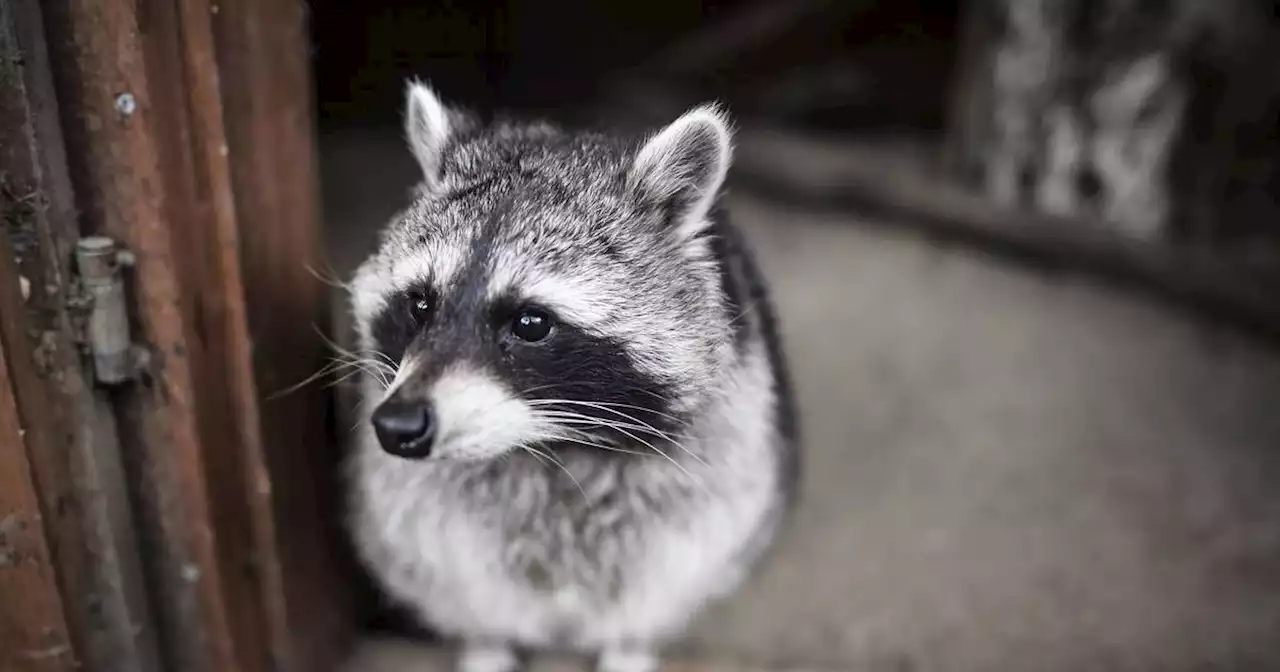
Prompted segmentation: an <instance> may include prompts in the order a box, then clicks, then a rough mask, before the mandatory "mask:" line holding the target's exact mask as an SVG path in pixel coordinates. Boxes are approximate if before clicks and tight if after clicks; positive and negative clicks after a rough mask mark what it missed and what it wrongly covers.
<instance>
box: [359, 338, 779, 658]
mask: <svg viewBox="0 0 1280 672" xmlns="http://www.w3.org/2000/svg"><path fill="white" fill-rule="evenodd" d="M771 381H772V375H771V370H770V363H769V361H768V358H767V356H766V355H765V353H764V352H763V347H757V348H751V349H749V350H748V354H747V356H745V357H744V359H743V361H742V363H741V364H740V365H739V366H738V367H737V370H736V371H735V372H733V373H732V374H731V375H730V376H729V380H728V381H727V385H728V386H729V388H730V389H733V390H734V391H735V392H736V394H735V395H734V396H733V397H732V398H731V399H727V400H723V401H719V402H717V403H716V404H715V405H714V407H712V408H711V409H709V410H708V412H707V413H706V415H705V416H704V417H703V418H702V419H701V421H700V422H698V423H696V425H695V427H693V428H691V431H690V432H689V434H690V435H691V436H689V440H688V441H686V442H685V443H684V447H685V449H687V451H688V452H685V451H683V450H682V449H681V448H678V447H675V446H666V447H665V448H663V450H664V452H666V453H667V455H668V457H669V458H670V459H664V458H663V457H661V456H657V455H652V456H643V457H640V456H635V455H622V454H619V455H617V456H616V457H615V458H610V459H601V456H600V455H598V454H597V455H590V454H587V453H584V452H579V451H575V450H569V451H566V452H562V453H559V454H556V455H547V456H546V457H539V456H534V455H531V454H528V453H517V454H513V455H511V456H509V457H508V458H506V459H502V460H498V461H493V462H489V463H481V464H458V463H443V462H437V463H430V462H428V463H406V462H405V461H403V460H398V459H396V458H394V457H391V456H388V455H387V454H385V453H384V452H382V451H380V450H379V449H378V447H377V445H376V442H375V441H374V439H373V438H372V437H371V436H367V435H366V436H363V437H362V438H361V440H360V444H361V445H360V446H358V448H357V455H356V458H355V460H354V462H353V467H354V469H355V470H356V473H355V474H354V475H355V476H356V478H355V479H354V481H355V483H356V486H357V492H356V498H355V503H356V511H355V513H356V520H355V521H354V522H355V525H353V528H354V529H355V531H356V534H357V536H358V541H359V542H360V543H359V546H360V547H361V551H362V552H363V554H364V555H365V558H366V561H367V562H368V564H369V566H370V567H371V568H372V569H373V570H374V573H375V575H376V576H377V577H378V578H379V579H380V580H381V581H382V582H383V583H384V584H385V586H386V588H388V590H389V592H390V593H392V594H395V595H398V596H400V597H401V598H402V599H405V600H406V601H407V602H409V604H410V606H411V607H413V608H415V609H416V610H417V611H418V612H419V614H420V616H421V617H422V618H423V619H424V620H425V621H426V622H427V623H428V624H429V625H431V626H432V627H434V628H435V629H437V630H439V631H440V632H441V633H442V634H445V635H459V636H466V637H469V638H473V639H474V638H475V637H476V636H477V633H490V636H492V637H493V638H495V639H499V640H503V641H513V642H517V643H523V644H525V645H529V646H565V647H573V648H591V647H593V646H598V645H600V644H601V643H605V642H610V641H618V640H626V639H630V638H634V639H636V640H640V641H651V640H661V639H666V638H669V637H671V636H673V635H675V634H677V633H678V632H679V631H680V630H682V629H683V628H684V627H685V625H686V624H687V620H688V619H689V618H690V617H691V616H692V615H693V614H694V613H695V612H696V611H697V610H698V608H699V607H701V606H702V605H703V603H705V602H706V601H707V600H708V599H712V598H714V597H717V596H719V595H721V594H723V593H725V592H727V591H730V590H732V589H733V588H734V587H735V586H736V585H737V584H738V583H739V582H740V580H741V579H742V578H743V576H744V574H745V573H746V571H747V570H748V569H749V567H750V566H751V564H752V562H753V561H754V560H755V559H756V556H757V555H758V554H759V552H760V551H761V550H762V549H763V548H764V547H765V546H767V545H768V544H769V542H770V541H771V540H772V537H773V535H774V531H775V528H776V525H777V519H778V516H779V515H780V514H781V512H782V510H783V508H784V505H785V491H786V490H787V489H788V485H787V484H785V483H784V482H783V479H784V478H785V477H784V473H785V466H784V465H783V463H782V461H781V459H780V455H779V454H778V451H777V445H778V440H779V437H778V435H777V431H776V429H775V428H774V425H775V423H774V417H775V401H776V400H775V399H774V392H773V388H772V382H771ZM586 450H591V449H586ZM695 453H696V454H697V457H696V458H695V457H693V454H695ZM552 460H554V462H553V461H552ZM557 463H558V464H557Z"/></svg>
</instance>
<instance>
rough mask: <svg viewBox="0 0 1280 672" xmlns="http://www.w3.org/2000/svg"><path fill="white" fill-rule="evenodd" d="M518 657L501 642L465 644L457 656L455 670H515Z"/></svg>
mask: <svg viewBox="0 0 1280 672" xmlns="http://www.w3.org/2000/svg"><path fill="white" fill-rule="evenodd" d="M519 668H520V659H519V658H517V657H516V654H515V651H512V650H511V648H510V647H507V646H503V645H501V644H492V643H486V644H479V643H471V644H467V645H466V646H464V647H463V649H462V654H461V655H459V656H458V667H457V672H516V670H518V669H519Z"/></svg>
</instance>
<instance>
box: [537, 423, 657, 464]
mask: <svg viewBox="0 0 1280 672" xmlns="http://www.w3.org/2000/svg"><path fill="white" fill-rule="evenodd" d="M561 429H566V430H569V431H576V432H578V433H579V434H582V435H583V436H588V435H587V434H585V433H583V432H581V431H580V430H576V429H574V428H572V427H561ZM550 439H551V440H553V441H568V442H569V443H576V444H578V445H580V446H587V447H588V448H599V449H600V450H607V451H610V452H614V453H623V454H625V455H635V456H637V457H650V458H655V457H657V455H654V454H652V453H643V452H640V451H638V450H627V449H626V448H619V447H617V446H612V445H609V444H608V443H598V442H595V441H588V440H585V439H575V438H573V437H571V436H565V435H563V434H561V435H553V436H551V437H550Z"/></svg>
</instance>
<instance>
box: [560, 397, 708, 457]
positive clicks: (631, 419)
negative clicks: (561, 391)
mask: <svg viewBox="0 0 1280 672" xmlns="http://www.w3.org/2000/svg"><path fill="white" fill-rule="evenodd" d="M564 401H565V403H569V404H578V405H580V406H586V407H589V408H595V409H597V410H601V411H607V412H609V413H613V414H615V415H618V416H620V417H622V418H623V419H624V420H626V421H627V422H628V423H635V425H637V427H636V431H648V432H649V433H652V434H654V435H655V436H657V437H659V438H661V439H663V440H665V441H667V442H669V443H671V444H672V445H674V446H675V447H677V448H679V449H680V450H683V451H684V452H685V453H686V454H687V455H689V456H690V457H692V458H693V459H695V460H697V461H698V462H699V463H700V464H702V466H704V467H705V466H706V465H707V463H706V462H705V461H703V460H702V458H701V457H699V456H698V455H696V454H695V453H694V452H693V451H691V450H689V448H688V446H685V445H684V444H683V443H681V442H680V441H679V440H677V439H676V437H674V436H671V435H670V434H668V433H666V432H663V431H662V430H660V429H658V428H657V427H654V426H653V425H651V424H649V423H647V422H644V421H643V420H640V419H639V418H637V417H635V416H633V415H630V414H628V413H624V412H622V411H619V410H617V409H614V408H609V407H608V406H604V405H601V404H598V403H595V402H588V401H572V400H564ZM543 405H550V404H543ZM641 410H645V409H641ZM584 417H590V416H584ZM686 438H687V437H686Z"/></svg>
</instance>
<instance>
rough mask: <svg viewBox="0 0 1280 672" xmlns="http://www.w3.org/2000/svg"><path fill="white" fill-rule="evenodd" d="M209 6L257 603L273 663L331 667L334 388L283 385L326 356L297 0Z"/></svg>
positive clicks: (341, 593) (341, 554)
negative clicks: (251, 397) (252, 486)
mask: <svg viewBox="0 0 1280 672" xmlns="http://www.w3.org/2000/svg"><path fill="white" fill-rule="evenodd" d="M212 6H216V7H217V11H216V12H214V11H210V12H209V15H210V16H212V17H213V23H214V36H215V39H216V43H215V45H216V49H215V52H216V54H217V62H218V73H219V76H220V78H221V82H222V107H223V110H224V120H225V126H226V137H227V142H228V145H229V150H228V153H229V162H230V170H231V176H232V181H233V185H234V192H235V207H236V216H237V221H238V224H239V238H238V241H239V250H240V264H241V271H242V273H243V285H244V288H245V298H246V308H247V318H248V327H249V333H250V334H252V336H253V366H254V374H255V381H256V387H257V391H258V394H259V397H258V398H257V399H256V400H255V401H258V402H259V403H260V404H261V412H260V422H261V424H260V427H261V432H262V437H263V438H262V441H263V446H264V451H263V452H264V455H265V457H266V461H265V467H266V473H267V474H269V475H270V479H269V481H270V488H271V503H272V507H273V508H272V509H271V510H269V511H267V510H264V509H261V508H259V509H258V510H257V511H256V514H257V515H270V516H271V519H270V520H269V521H263V522H262V525H263V527H264V528H272V529H274V531H275V534H276V545H275V549H276V550H277V552H278V553H279V555H278V556H277V558H276V561H277V563H278V569H279V573H278V575H277V576H276V579H277V581H278V583H277V584H276V588H277V589H278V590H279V592H270V593H268V595H267V597H268V599H269V600H271V601H273V602H271V603H268V604H267V605H266V607H267V609H266V611H267V613H268V614H269V615H270V616H271V617H272V618H273V619H276V620H273V622H272V623H273V626H274V630H273V632H274V633H275V634H274V638H273V644H274V651H275V653H276V654H277V659H276V660H275V663H276V665H277V667H278V668H279V669H287V670H300V671H309V670H321V669H329V668H331V667H332V666H333V664H334V661H335V660H337V658H338V656H339V653H340V652H341V651H342V650H344V649H345V648H346V646H347V644H348V642H349V641H350V639H351V634H352V633H351V629H352V625H353V624H352V622H351V614H352V613H353V610H352V608H351V603H350V597H351V596H350V595H349V594H348V593H347V592H345V586H346V585H347V581H345V580H343V574H342V572H343V570H348V569H350V566H349V564H348V563H349V562H350V556H349V555H348V554H347V553H345V546H344V543H345V540H344V539H343V537H342V536H341V534H340V532H341V531H340V530H339V529H338V527H337V522H338V521H339V520H340V517H341V513H342V511H341V509H342V507H341V504H342V502H341V499H342V495H341V491H340V489H339V485H338V483H337V482H336V474H337V470H336V468H335V466H336V460H337V453H336V452H335V441H334V438H333V433H332V427H331V424H330V422H331V421H330V414H329V409H330V408H331V406H332V404H333V403H334V402H333V399H332V395H331V394H330V393H329V391H328V390H326V389H324V388H323V386H321V385H311V386H305V387H303V388H301V389H298V390H296V391H294V392H290V393H288V394H279V393H280V392H281V391H282V390H285V389H287V388H291V387H293V386H295V385H296V384H297V383H299V382H301V381H303V380H306V379H307V378H309V377H310V376H311V375H312V374H314V373H316V372H317V371H319V370H320V369H321V368H323V367H324V366H325V365H326V364H327V362H328V357H329V356H330V355H332V354H333V353H331V352H330V351H329V350H328V348H327V347H326V345H325V343H324V338H325V336H324V334H325V333H326V332H328V331H329V328H328V327H329V324H330V317H329V315H330V312H329V306H330V301H329V296H330V293H329V290H330V287H329V286H328V285H327V284H326V283H325V282H324V281H322V280H321V279H320V276H321V275H323V273H324V271H325V270H326V269H327V268H328V267H329V264H328V263H326V261H325V259H326V257H325V253H324V249H323V230H322V227H321V213H320V198H319V169H318V157H317V149H316V141H315V130H314V125H315V122H314V118H313V104H314V103H313V100H314V96H313V92H312V85H311V71H310V62H309V58H308V46H309V45H308V26H307V17H306V10H307V7H306V4H305V3H298V2H293V1H292V0H222V1H219V2H216V3H214V4H213V5H212Z"/></svg>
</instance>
